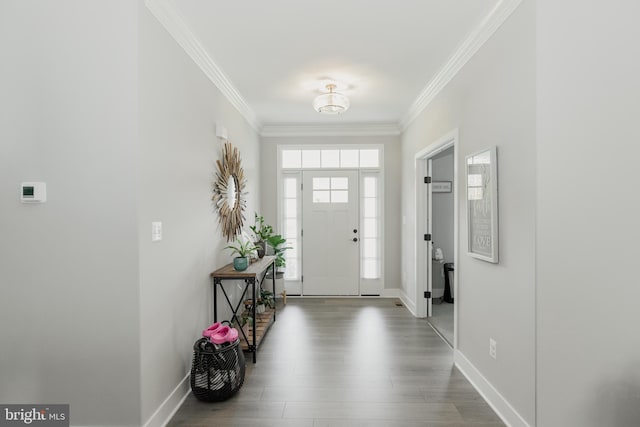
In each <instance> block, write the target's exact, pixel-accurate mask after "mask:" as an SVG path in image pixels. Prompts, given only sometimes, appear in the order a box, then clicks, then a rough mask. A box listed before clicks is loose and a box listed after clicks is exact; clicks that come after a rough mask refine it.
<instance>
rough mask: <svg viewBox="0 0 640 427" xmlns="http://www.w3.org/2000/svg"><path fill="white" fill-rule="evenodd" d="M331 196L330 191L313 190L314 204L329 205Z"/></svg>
mask: <svg viewBox="0 0 640 427" xmlns="http://www.w3.org/2000/svg"><path fill="white" fill-rule="evenodd" d="M329 202H331V195H330V193H329V191H328V190H313V203H329Z"/></svg>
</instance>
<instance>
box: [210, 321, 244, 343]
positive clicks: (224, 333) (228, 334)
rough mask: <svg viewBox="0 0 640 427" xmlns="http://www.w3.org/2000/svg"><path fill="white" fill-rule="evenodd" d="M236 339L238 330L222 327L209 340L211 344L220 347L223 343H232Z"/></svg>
mask: <svg viewBox="0 0 640 427" xmlns="http://www.w3.org/2000/svg"><path fill="white" fill-rule="evenodd" d="M237 339H238V330H237V329H236V328H230V327H228V326H226V325H225V326H223V327H222V328H220V329H218V331H217V332H216V333H214V334H213V335H211V337H210V340H211V342H212V343H214V344H217V345H220V344H225V343H233V342H235V341H236V340H237Z"/></svg>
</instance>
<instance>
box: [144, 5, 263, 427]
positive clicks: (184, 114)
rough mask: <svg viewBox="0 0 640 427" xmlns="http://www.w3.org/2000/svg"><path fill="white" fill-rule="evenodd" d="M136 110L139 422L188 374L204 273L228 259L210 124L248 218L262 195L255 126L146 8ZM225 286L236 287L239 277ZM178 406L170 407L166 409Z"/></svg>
mask: <svg viewBox="0 0 640 427" xmlns="http://www.w3.org/2000/svg"><path fill="white" fill-rule="evenodd" d="M140 111H141V113H140V147H141V148H140V149H141V156H140V157H141V167H140V181H139V186H140V190H139V199H138V230H139V235H138V238H139V241H138V244H139V247H140V298H141V303H140V320H141V340H140V344H141V361H142V364H141V378H142V420H143V422H145V421H146V420H148V419H149V417H150V416H151V415H152V414H153V412H154V411H155V410H156V409H157V408H158V407H159V406H160V405H161V404H162V402H163V401H164V399H165V398H167V396H169V395H170V393H171V392H172V390H173V389H174V388H175V387H176V385H178V384H179V383H180V382H181V381H182V379H183V378H184V377H185V376H186V375H187V374H188V372H189V370H190V368H191V365H190V364H191V356H192V346H193V342H194V341H195V340H196V339H197V338H199V337H200V333H201V331H202V329H204V327H206V326H207V325H209V324H210V322H211V321H212V320H213V314H212V310H213V307H212V296H211V286H212V285H211V281H210V279H209V273H211V272H212V271H213V270H215V269H216V268H218V267H220V266H222V265H224V264H226V263H228V262H230V261H231V255H230V253H229V251H224V250H223V248H224V247H225V246H226V245H227V242H226V240H225V239H224V238H223V236H222V233H221V231H220V227H219V225H218V215H217V213H216V212H215V211H214V207H213V204H212V202H211V194H212V193H211V191H212V185H213V180H214V178H215V171H216V166H215V161H216V160H217V159H219V158H220V156H221V149H222V145H223V143H222V142H221V141H220V140H219V139H218V138H216V136H215V124H216V123H220V124H222V125H223V126H225V127H226V128H227V130H228V133H229V140H230V142H231V143H232V144H234V146H236V147H238V148H239V149H240V153H241V155H242V166H243V168H244V171H245V175H246V177H247V181H248V187H247V193H248V194H247V211H246V212H247V214H246V217H247V218H250V219H251V221H250V224H253V212H254V210H255V209H256V208H257V205H258V202H259V199H258V197H259V169H260V157H259V154H260V147H259V145H258V136H257V134H256V132H255V131H253V129H251V128H250V127H249V126H248V125H247V123H246V122H245V120H244V119H243V118H242V116H240V114H239V113H238V112H237V111H236V110H235V109H234V108H233V107H232V106H231V105H230V104H229V102H228V101H227V100H226V99H225V98H224V97H223V96H222V95H221V93H220V92H219V91H218V90H217V88H216V87H215V86H214V85H213V83H212V82H211V81H210V80H208V78H207V77H206V76H205V75H204V73H202V71H201V70H200V69H199V68H198V66H197V65H196V64H195V63H194V62H193V61H192V60H191V58H189V57H188V56H187V54H186V53H185V52H184V50H183V49H182V48H181V47H180V46H178V44H177V43H176V42H175V41H174V40H173V39H172V38H171V36H170V35H169V34H168V33H167V31H166V30H165V29H164V28H163V27H162V26H161V25H160V24H159V23H158V21H157V20H156V19H155V17H153V16H152V15H151V14H150V12H149V11H148V10H147V9H146V8H145V7H144V6H141V11H140ZM152 221H162V224H163V240H162V241H160V242H151V222H152ZM245 228H246V229H247V230H248V226H247V227H245ZM225 286H226V287H227V289H228V290H229V291H230V292H231V293H232V294H234V295H235V294H236V293H237V292H236V291H237V289H238V288H237V284H232V283H231V284H230V283H227V284H226V285H225ZM237 298H238V297H237V295H236V296H235V300H237ZM222 299H223V298H221V300H222ZM224 307H225V305H224V304H220V309H221V311H220V312H219V320H220V319H229V318H230V316H229V312H228V310H225V309H224ZM182 385H183V389H182V390H181V392H180V393H177V394H178V395H177V396H173V398H174V399H179V398H181V397H182V396H183V395H184V389H185V388H186V389H187V390H188V385H187V386H186V387H184V386H185V385H186V383H183V384H182ZM176 403H177V401H175V402H172V403H171V404H170V405H167V406H169V409H172V408H173V407H172V405H174V404H176ZM163 415H164V416H166V415H168V414H163ZM156 418H163V417H158V416H156V417H155V418H154V421H157V419H156Z"/></svg>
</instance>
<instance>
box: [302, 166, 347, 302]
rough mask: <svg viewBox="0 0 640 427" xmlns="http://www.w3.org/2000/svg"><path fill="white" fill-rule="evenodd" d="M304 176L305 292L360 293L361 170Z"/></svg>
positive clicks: (307, 174) (303, 255)
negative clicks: (359, 172)
mask: <svg viewBox="0 0 640 427" xmlns="http://www.w3.org/2000/svg"><path fill="white" fill-rule="evenodd" d="M302 175H303V177H302V182H303V186H302V188H303V190H302V268H303V282H302V292H303V294H304V295H359V294H360V286H359V281H360V262H359V261H360V242H359V241H360V235H359V226H358V223H359V213H358V206H359V198H358V197H359V195H358V172H356V171H304V172H303V173H302Z"/></svg>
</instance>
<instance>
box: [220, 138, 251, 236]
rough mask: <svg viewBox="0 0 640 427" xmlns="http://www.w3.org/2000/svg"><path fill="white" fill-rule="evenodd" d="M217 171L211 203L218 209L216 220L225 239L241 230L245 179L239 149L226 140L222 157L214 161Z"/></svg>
mask: <svg viewBox="0 0 640 427" xmlns="http://www.w3.org/2000/svg"><path fill="white" fill-rule="evenodd" d="M216 163H217V165H218V171H217V172H216V180H215V182H214V183H213V197H212V198H211V200H213V203H214V204H215V207H216V210H217V211H218V221H219V222H220V225H221V226H222V234H223V235H224V236H225V237H226V238H227V241H231V240H233V239H234V238H235V237H236V236H237V235H238V234H240V233H241V232H242V225H243V223H244V209H245V205H246V201H245V197H244V196H245V191H244V189H245V185H246V180H245V177H244V171H243V170H242V164H241V161H240V151H239V150H238V149H237V148H235V147H234V146H232V145H231V144H230V143H228V142H226V143H225V144H224V147H223V148H222V159H221V160H217V161H216Z"/></svg>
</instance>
